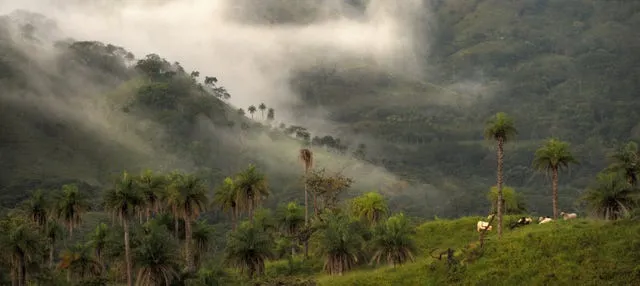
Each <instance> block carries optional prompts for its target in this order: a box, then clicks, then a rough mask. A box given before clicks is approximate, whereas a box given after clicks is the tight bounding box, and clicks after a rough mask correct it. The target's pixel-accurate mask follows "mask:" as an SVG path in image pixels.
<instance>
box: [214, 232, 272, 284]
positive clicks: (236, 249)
mask: <svg viewBox="0 0 640 286" xmlns="http://www.w3.org/2000/svg"><path fill="white" fill-rule="evenodd" d="M272 246H273V240H272V239H271V237H270V236H269V235H268V234H267V233H265V232H264V231H263V230H261V229H260V228H259V227H256V226H254V225H253V224H251V223H243V224H241V225H240V227H238V229H237V230H235V231H233V232H231V233H230V234H229V237H228V239H227V248H226V250H225V261H226V262H227V263H228V264H230V265H231V266H233V267H237V268H240V270H241V272H242V273H244V272H245V271H246V272H247V275H248V276H249V279H253V277H254V276H255V275H262V274H263V273H264V270H265V266H264V262H265V260H267V259H269V258H271V257H272V253H271V249H272Z"/></svg>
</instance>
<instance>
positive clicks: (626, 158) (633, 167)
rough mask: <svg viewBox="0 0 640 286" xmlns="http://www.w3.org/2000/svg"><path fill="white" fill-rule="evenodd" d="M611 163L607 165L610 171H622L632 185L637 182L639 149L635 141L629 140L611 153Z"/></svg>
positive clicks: (639, 158) (639, 167)
mask: <svg viewBox="0 0 640 286" xmlns="http://www.w3.org/2000/svg"><path fill="white" fill-rule="evenodd" d="M611 159H612V160H613V163H612V164H611V166H609V167H608V169H609V170H611V171H616V172H623V173H624V174H625V176H626V178H627V181H628V182H629V184H631V185H632V186H636V185H637V184H638V175H639V174H640V151H639V150H638V144H637V143H636V142H633V141H631V142H629V143H627V144H626V145H624V146H622V147H621V148H619V149H618V150H616V152H615V153H613V154H612V155H611Z"/></svg>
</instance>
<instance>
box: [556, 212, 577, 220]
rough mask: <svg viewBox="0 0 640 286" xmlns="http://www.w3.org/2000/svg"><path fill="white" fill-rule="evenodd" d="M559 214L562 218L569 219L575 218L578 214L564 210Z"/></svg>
mask: <svg viewBox="0 0 640 286" xmlns="http://www.w3.org/2000/svg"><path fill="white" fill-rule="evenodd" d="M560 215H561V216H562V218H563V219H564V220H569V219H574V218H577V217H578V215H577V214H576V213H565V212H561V213H560Z"/></svg>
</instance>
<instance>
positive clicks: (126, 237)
mask: <svg viewBox="0 0 640 286" xmlns="http://www.w3.org/2000/svg"><path fill="white" fill-rule="evenodd" d="M123 224H124V257H125V262H126V264H127V286H132V285H133V281H132V277H131V254H130V249H129V220H128V219H123Z"/></svg>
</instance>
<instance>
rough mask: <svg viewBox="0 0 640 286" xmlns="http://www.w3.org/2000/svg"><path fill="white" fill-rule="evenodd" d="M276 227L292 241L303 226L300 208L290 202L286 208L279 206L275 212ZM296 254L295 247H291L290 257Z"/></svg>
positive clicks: (302, 215)
mask: <svg viewBox="0 0 640 286" xmlns="http://www.w3.org/2000/svg"><path fill="white" fill-rule="evenodd" d="M276 220H277V222H278V226H279V227H280V229H281V230H283V231H284V233H285V234H286V235H287V236H289V238H290V239H291V240H293V239H294V238H295V237H296V236H297V235H298V232H299V231H300V228H302V226H303V225H304V213H303V210H302V208H301V207H300V206H299V205H298V204H297V203H295V202H290V203H289V204H287V205H286V206H281V207H280V208H279V209H278V211H277V212H276ZM295 254H296V248H295V245H294V244H293V243H292V245H291V256H294V255H295Z"/></svg>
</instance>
